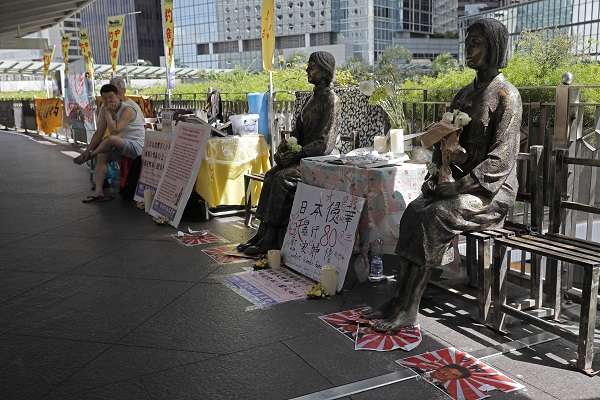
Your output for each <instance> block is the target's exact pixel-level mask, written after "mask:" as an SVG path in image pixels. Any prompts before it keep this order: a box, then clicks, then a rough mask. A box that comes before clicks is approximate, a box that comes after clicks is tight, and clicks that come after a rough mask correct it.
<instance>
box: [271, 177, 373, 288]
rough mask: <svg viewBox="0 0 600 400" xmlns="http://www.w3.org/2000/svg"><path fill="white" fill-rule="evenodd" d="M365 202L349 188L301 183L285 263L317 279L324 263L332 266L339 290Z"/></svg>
mask: <svg viewBox="0 0 600 400" xmlns="http://www.w3.org/2000/svg"><path fill="white" fill-rule="evenodd" d="M364 203H365V199H364V198H362V197H356V196H353V195H351V194H349V193H346V192H340V191H337V190H329V189H322V188H318V187H316V186H310V185H306V184H304V183H299V184H298V189H297V190H296V195H295V196H294V204H293V205H292V212H291V214H290V222H289V225H288V230H287V232H286V235H285V239H284V241H283V246H282V248H281V254H282V257H283V262H284V263H285V265H287V266H288V267H290V268H292V269H294V270H296V271H298V272H299V273H301V274H302V275H305V276H307V277H309V278H311V279H314V280H315V281H319V279H320V274H321V268H322V267H324V266H326V265H328V266H332V267H334V268H335V269H336V270H337V272H338V275H337V277H338V281H337V290H338V291H340V290H341V289H342V286H343V285H344V280H345V279H346V272H347V271H348V263H349V261H350V257H351V256H352V250H353V248H354V239H355V236H356V228H357V227H358V221H359V219H360V214H361V211H362V208H363V206H364Z"/></svg>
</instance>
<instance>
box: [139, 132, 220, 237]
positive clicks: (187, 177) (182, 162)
mask: <svg viewBox="0 0 600 400" xmlns="http://www.w3.org/2000/svg"><path fill="white" fill-rule="evenodd" d="M211 129H212V127H211V126H210V125H208V124H205V123H187V122H180V123H179V124H177V128H176V129H175V137H173V141H172V142H171V148H170V150H169V155H168V157H167V161H166V165H165V167H164V173H163V175H162V178H161V180H160V182H159V183H158V187H157V189H156V195H155V196H154V200H153V201H152V206H151V208H150V215H152V216H153V217H164V218H167V220H168V221H169V223H170V224H171V225H173V226H174V227H177V226H178V225H179V221H181V216H182V215H183V211H184V209H185V206H186V204H187V201H188V199H189V197H190V194H191V193H192V190H193V188H194V184H195V182H196V177H197V176H198V171H199V170H200V163H201V162H202V159H203V158H204V156H205V152H206V142H207V141H208V139H209V138H210V132H211Z"/></svg>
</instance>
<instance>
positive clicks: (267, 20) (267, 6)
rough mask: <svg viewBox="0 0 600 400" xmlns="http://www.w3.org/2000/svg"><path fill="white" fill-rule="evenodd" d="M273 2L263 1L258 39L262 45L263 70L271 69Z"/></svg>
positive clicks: (273, 33) (273, 38)
mask: <svg viewBox="0 0 600 400" xmlns="http://www.w3.org/2000/svg"><path fill="white" fill-rule="evenodd" d="M274 3H275V2H274V0H263V2H262V18H261V33H260V39H261V43H262V59H263V68H264V69H265V70H267V71H271V70H272V69H273V53H274V51H275V23H274V18H275V16H274V14H275V10H274V8H275V4H274Z"/></svg>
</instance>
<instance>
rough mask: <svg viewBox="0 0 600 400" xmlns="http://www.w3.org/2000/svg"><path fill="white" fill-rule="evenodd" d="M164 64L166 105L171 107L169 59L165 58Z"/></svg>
mask: <svg viewBox="0 0 600 400" xmlns="http://www.w3.org/2000/svg"><path fill="white" fill-rule="evenodd" d="M165 65H166V66H167V106H168V108H171V95H172V94H173V92H172V89H171V82H170V78H171V67H170V66H169V60H167V62H166V64H165Z"/></svg>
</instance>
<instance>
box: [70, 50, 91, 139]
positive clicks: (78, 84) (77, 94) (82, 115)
mask: <svg viewBox="0 0 600 400" xmlns="http://www.w3.org/2000/svg"><path fill="white" fill-rule="evenodd" d="M85 73H86V64H85V61H84V60H77V61H75V62H73V63H71V67H70V68H69V73H68V74H67V76H66V78H65V114H66V115H67V121H68V122H69V125H70V126H71V129H73V131H74V133H75V134H78V133H79V132H81V134H82V135H83V133H84V132H85V136H86V139H87V141H88V143H89V142H90V140H91V138H92V136H93V134H94V131H95V130H96V120H95V117H94V96H93V93H90V91H91V90H93V88H92V87H91V85H90V84H89V82H88V80H87V78H86V77H85Z"/></svg>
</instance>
